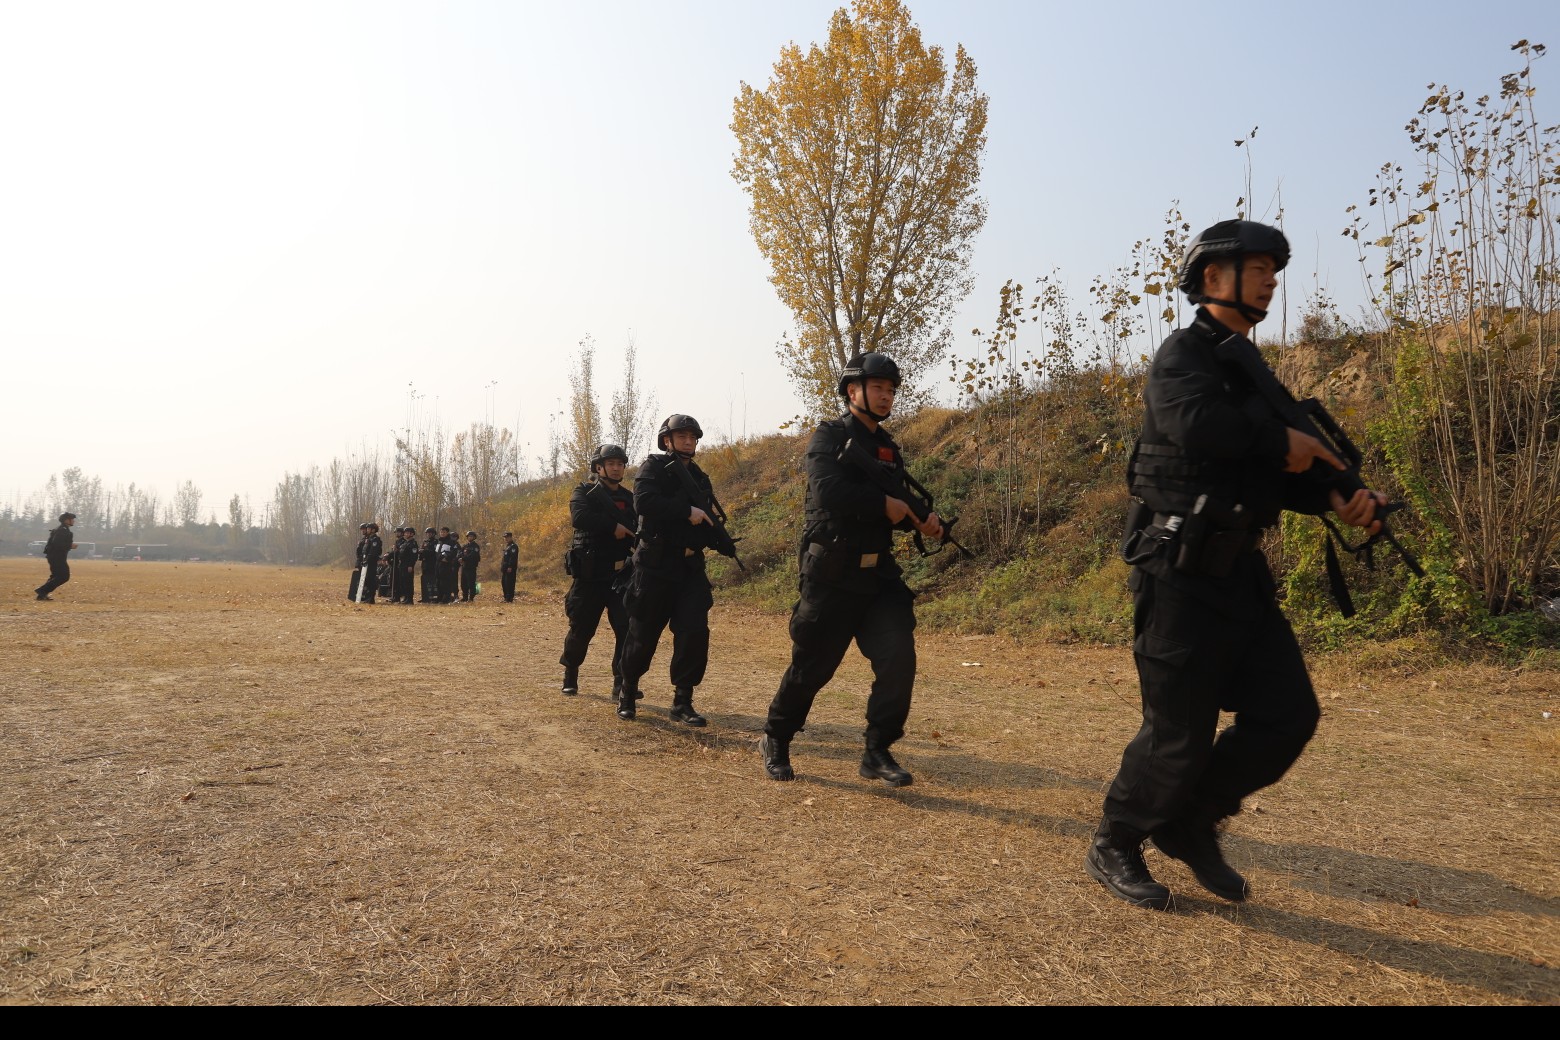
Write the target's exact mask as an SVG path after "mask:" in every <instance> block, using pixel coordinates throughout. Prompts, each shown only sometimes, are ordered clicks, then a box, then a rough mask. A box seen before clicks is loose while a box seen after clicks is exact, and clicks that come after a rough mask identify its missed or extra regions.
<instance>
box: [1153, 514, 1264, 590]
mask: <svg viewBox="0 0 1560 1040" xmlns="http://www.w3.org/2000/svg"><path fill="white" fill-rule="evenodd" d="M1131 516H1132V519H1133V520H1135V521H1136V523H1133V524H1131V525H1130V529H1129V530H1128V532H1127V536H1126V538H1124V539H1123V540H1122V558H1123V559H1125V560H1126V561H1127V562H1128V563H1132V564H1137V563H1143V562H1145V561H1147V560H1149V559H1150V558H1152V557H1154V556H1156V555H1159V554H1160V553H1164V554H1165V555H1166V556H1167V558H1169V559H1170V561H1171V563H1172V566H1174V567H1175V569H1176V570H1177V571H1180V572H1181V573H1182V574H1191V575H1198V576H1202V577H1209V578H1223V577H1227V576H1228V575H1229V573H1230V572H1231V571H1233V570H1234V569H1235V562H1236V561H1237V560H1239V559H1240V558H1241V557H1242V556H1244V555H1245V554H1246V553H1249V552H1251V551H1252V550H1253V549H1255V548H1256V547H1257V546H1258V545H1260V544H1261V542H1262V528H1260V527H1252V526H1251V514H1250V513H1249V512H1248V511H1247V510H1246V508H1245V507H1244V506H1242V505H1241V504H1240V503H1238V502H1236V503H1227V502H1220V501H1218V500H1216V499H1212V498H1209V497H1208V496H1207V495H1198V496H1197V501H1196V503H1195V504H1194V505H1193V506H1192V510H1191V512H1189V513H1186V514H1181V513H1159V512H1153V513H1150V512H1149V510H1148V507H1147V506H1146V505H1144V504H1143V503H1142V502H1141V500H1139V501H1138V502H1137V503H1136V504H1135V505H1134V507H1133V512H1132V514H1131ZM1145 519H1146V520H1147V521H1148V523H1147V525H1146V526H1142V527H1138V524H1141V523H1142V522H1143V520H1145Z"/></svg>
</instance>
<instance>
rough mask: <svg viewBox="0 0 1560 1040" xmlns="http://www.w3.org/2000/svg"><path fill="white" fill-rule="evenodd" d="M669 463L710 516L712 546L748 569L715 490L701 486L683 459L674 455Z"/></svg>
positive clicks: (684, 485)
mask: <svg viewBox="0 0 1560 1040" xmlns="http://www.w3.org/2000/svg"><path fill="white" fill-rule="evenodd" d="M667 465H668V466H670V467H671V468H672V471H673V472H675V473H676V474H677V479H679V480H681V481H682V484H683V489H684V490H685V491H687V492H688V497H689V498H691V499H693V504H694V505H696V506H698V507H699V508H700V509H702V510H704V514H705V515H706V516H708V517H709V518H710V530H711V532H712V533H713V534H714V537H713V538H712V539H711V540H710V548H711V549H714V550H715V551H716V552H718V553H720V554H721V555H722V556H729V557H731V558H732V559H733V560H736V561H737V566H738V567H740V568H742V569H743V570H747V566H746V565H745V564H744V563H743V562H742V557H740V556H738V555H737V539H735V538H733V537H731V532H729V531H727V530H726V511H725V510H724V509H722V508H721V507H720V503H719V502H717V501H715V492H714V491H705V490H704V489H703V488H701V487H700V486H699V482H698V481H697V480H694V479H693V474H692V473H689V472H688V467H687V466H684V465H683V464H682V462H681V460H679V459H677V458H675V457H673V458H672V460H671V461H670V462H668V463H667Z"/></svg>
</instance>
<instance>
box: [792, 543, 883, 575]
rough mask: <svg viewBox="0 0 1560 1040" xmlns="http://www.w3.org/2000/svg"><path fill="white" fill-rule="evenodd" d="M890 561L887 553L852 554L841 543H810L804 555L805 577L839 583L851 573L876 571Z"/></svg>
mask: <svg viewBox="0 0 1560 1040" xmlns="http://www.w3.org/2000/svg"><path fill="white" fill-rule="evenodd" d="M888 559H889V554H888V553H886V552H871V553H858V552H851V551H849V550H848V548H847V547H846V546H845V545H844V544H843V543H841V542H834V543H829V542H810V543H808V545H807V551H806V552H804V553H803V554H802V561H801V572H802V575H803V576H804V577H808V578H817V579H821V580H823V581H839V580H840V579H842V578H844V577H845V576H846V575H847V574H849V573H851V572H860V571H870V570H876V569H877V568H878V567H880V566H882V565H883V564H884V563H885V562H887V560H888Z"/></svg>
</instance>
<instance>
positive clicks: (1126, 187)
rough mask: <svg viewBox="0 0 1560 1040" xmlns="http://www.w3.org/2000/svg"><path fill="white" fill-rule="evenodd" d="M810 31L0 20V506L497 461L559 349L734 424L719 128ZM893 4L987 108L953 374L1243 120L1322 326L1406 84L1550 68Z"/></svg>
mask: <svg viewBox="0 0 1560 1040" xmlns="http://www.w3.org/2000/svg"><path fill="white" fill-rule="evenodd" d="M841 6H843V5H842V4H841V3H839V2H838V0H835V2H818V0H776V2H771V3H749V2H745V0H721V2H716V0H658V2H628V0H597V2H595V3H591V4H573V3H556V2H549V3H531V2H518V0H517V2H507V3H500V2H493V3H485V2H461V0H444V2H439V3H393V2H385V0H372V2H363V3H349V2H331V0H310V2H306V3H291V2H282V0H265V2H257V3H238V2H227V0H201V2H195V3H167V2H136V0H130V2H113V3H92V2H73V3H38V2H36V0H0V347H3V351H4V353H3V356H4V358H5V360H6V369H7V383H8V385H9V386H10V387H11V388H12V390H11V393H10V394H8V398H9V400H8V401H7V403H6V407H5V410H4V419H3V420H0V421H3V423H4V426H5V428H6V429H7V430H8V431H9V434H10V435H9V436H8V437H7V438H6V443H7V444H8V445H9V450H8V451H7V452H6V453H5V455H4V457H3V459H0V504H4V503H9V504H13V505H19V504H20V503H21V502H22V501H23V500H24V499H25V498H26V497H27V496H28V495H30V494H31V493H33V492H35V491H37V490H39V489H40V488H41V487H42V486H43V484H44V483H45V481H46V480H47V479H48V477H49V475H50V474H54V473H59V472H61V471H63V470H64V469H66V468H68V467H71V466H79V467H81V468H82V469H83V470H84V471H85V472H86V474H88V475H89V476H92V475H95V476H98V477H100V478H102V480H103V481H104V483H105V484H106V485H108V486H109V487H112V486H114V485H116V484H119V485H128V484H129V483H131V482H135V483H136V484H138V485H140V486H141V487H152V488H155V489H156V490H157V491H158V492H160V493H161V494H162V496H163V497H164V498H167V497H169V496H171V495H172V493H173V490H174V488H175V487H176V486H177V485H178V484H179V483H181V482H182V481H184V480H192V481H194V482H195V484H196V485H197V486H198V487H200V488H201V489H202V491H203V492H204V495H205V499H204V503H203V506H202V513H203V514H205V513H207V512H215V513H216V514H217V516H218V517H219V518H220V519H223V520H225V519H226V503H227V501H228V499H229V498H230V497H231V496H232V495H233V494H235V493H237V494H240V495H244V496H247V497H248V498H249V499H250V501H251V505H252V506H253V507H254V508H255V509H256V510H257V511H259V510H261V509H263V507H264V506H265V504H266V503H267V502H268V501H269V499H270V498H271V495H272V492H273V490H274V487H275V485H276V483H277V481H278V480H279V479H281V477H282V476H283V474H284V473H285V472H297V471H300V470H304V469H307V468H308V467H309V466H310V465H314V464H320V465H324V464H326V463H328V462H329V461H330V459H331V458H333V457H336V456H343V457H344V456H346V455H348V454H351V453H356V452H361V451H363V450H365V449H370V450H371V449H373V448H376V447H378V448H381V449H383V448H387V447H388V446H389V444H390V439H391V431H392V430H393V429H399V428H402V427H404V426H406V425H407V424H408V422H409V421H411V422H413V423H414V424H417V425H426V424H428V423H431V422H435V421H436V422H438V423H440V424H442V425H443V426H444V427H445V428H446V429H447V430H450V431H454V430H457V429H463V428H465V427H466V426H467V425H469V424H470V423H471V422H472V421H475V420H480V419H489V418H490V419H491V420H492V421H494V422H495V423H497V424H498V425H501V426H507V427H510V428H512V429H514V428H517V429H518V431H519V436H520V439H521V440H522V442H524V444H525V449H524V455H525V458H526V460H527V461H528V462H529V464H530V467H531V469H532V471H533V473H535V472H536V471H537V469H538V467H537V462H536V458H537V456H539V455H541V454H543V453H544V452H545V448H546V443H547V439H548V421H549V416H550V415H551V414H553V413H555V412H558V411H559V410H560V409H561V408H562V407H563V405H564V404H565V402H566V401H567V397H568V392H569V383H568V372H569V370H570V367H571V361H572V358H573V357H574V355H575V354H576V352H577V349H578V343H579V341H580V340H581V339H582V338H583V337H585V336H587V335H589V336H591V337H593V338H594V340H595V342H596V344H597V375H596V382H597V386H598V390H599V391H600V392H601V396H602V398H603V404H604V405H605V404H606V403H607V401H608V400H609V398H610V390H611V389H612V386H613V383H612V378H611V373H612V369H613V368H614V367H615V366H616V365H617V364H619V363H620V361H621V358H622V353H623V348H624V346H625V344H626V343H627V342H628V341H629V339H630V337H632V338H633V340H634V342H635V343H636V344H637V349H638V355H639V364H640V369H641V381H642V383H643V385H644V387H645V389H646V391H647V392H649V393H650V394H653V395H654V396H655V398H656V400H657V403H658V411H659V413H662V414H664V413H666V412H670V411H680V412H688V413H691V414H693V415H694V416H696V417H697V418H698V419H699V420H700V421H701V423H702V424H703V426H704V428H705V431H706V433H707V434H708V435H710V436H712V437H715V438H720V437H742V436H752V435H758V434H763V433H768V432H771V431H773V430H774V429H776V427H777V426H778V425H779V424H780V423H781V422H783V421H784V420H785V419H787V418H788V417H790V416H791V415H793V414H794V413H795V412H796V411H797V407H798V406H797V402H796V399H795V397H794V396H793V393H792V390H791V387H790V386H789V384H788V383H787V382H786V380H785V377H784V374H783V372H782V369H781V367H780V364H779V362H778V360H777V359H776V357H775V353H774V344H775V343H776V341H777V340H779V338H780V336H781V335H782V333H784V332H785V331H786V330H787V329H788V328H789V326H790V322H789V316H788V314H787V313H786V312H785V311H784V309H783V308H782V307H781V306H780V305H779V303H778V302H777V301H776V299H775V296H774V292H773V289H772V288H771V286H770V285H769V283H768V280H767V273H768V272H767V269H766V267H765V265H764V263H763V261H762V259H761V257H760V256H759V254H758V250H757V248H756V247H755V246H754V244H753V242H752V239H751V238H750V237H749V234H748V230H747V199H746V196H745V195H744V194H743V193H742V191H741V189H740V187H739V186H738V185H737V184H736V182H734V181H733V180H732V179H731V176H730V168H731V156H732V153H733V150H734V147H733V142H732V137H731V133H730V130H729V125H730V122H731V105H732V100H733V98H734V97H735V95H736V93H737V90H738V87H739V84H740V83H742V82H744V81H745V82H748V83H751V84H753V85H755V86H762V85H764V84H765V83H767V82H768V80H769V75H770V71H771V67H772V65H773V63H774V61H775V59H776V57H777V56H778V53H779V49H780V47H781V46H782V45H784V44H785V43H787V42H789V41H796V42H798V43H801V44H804V45H805V44H808V43H811V42H814V41H819V40H821V39H822V38H823V36H824V34H825V29H826V26H827V22H828V18H829V15H830V13H831V12H833V11H834V10H835V9H837V8H839V7H841ZM910 8H911V11H912V12H913V14H914V17H915V20H916V21H917V23H918V24H919V25H920V27H921V30H922V34H923V37H924V38H925V39H926V41H927V42H929V43H935V44H939V45H942V46H944V47H945V48H946V49H947V50H948V51H950V52H951V51H952V50H953V49H954V47H956V46H957V45H959V44H963V45H964V47H965V48H966V49H967V50H968V51H969V53H970V55H971V56H972V57H973V59H974V61H975V63H976V65H977V67H978V69H979V83H980V86H981V88H982V89H983V90H984V91H985V92H986V93H987V94H988V95H989V96H990V99H991V102H990V121H989V125H988V138H989V144H988V148H987V152H986V158H985V173H984V176H983V179H982V182H981V192H982V194H983V195H984V196H985V198H986V199H987V200H988V203H989V209H990V215H989V218H988V220H987V224H986V228H985V230H984V231H983V232H982V234H981V236H980V237H979V239H978V240H977V243H976V248H975V253H974V268H975V271H976V274H977V276H978V283H977V288H976V290H975V292H974V293H973V294H972V295H971V296H970V297H969V299H968V300H967V301H966V304H965V306H964V309H963V313H962V314H961V317H960V319H959V320H958V321H957V322H956V323H955V330H956V332H957V333H958V338H957V343H958V345H959V349H960V350H961V351H963V352H967V353H974V352H975V351H974V348H975V343H974V340H973V338H972V337H971V336H970V335H969V333H968V330H969V329H970V328H971V327H973V326H977V325H989V324H990V319H991V317H992V315H993V314H994V313H995V311H996V302H997V289H998V288H999V287H1000V286H1001V285H1002V283H1003V281H1004V280H1005V279H1007V278H1010V277H1015V278H1019V279H1023V280H1029V279H1032V278H1034V277H1035V276H1037V275H1040V274H1044V273H1047V272H1051V271H1053V270H1055V271H1058V272H1059V273H1060V275H1061V276H1062V277H1063V278H1064V279H1065V280H1066V281H1067V282H1068V284H1069V285H1070V286H1071V288H1072V290H1073V293H1074V295H1075V297H1077V298H1080V299H1081V298H1082V297H1083V296H1084V295H1085V292H1086V289H1087V287H1088V284H1089V282H1090V281H1091V280H1092V279H1093V278H1094V277H1095V276H1096V275H1101V274H1105V273H1108V272H1109V271H1110V270H1112V269H1113V268H1115V267H1117V266H1118V265H1120V264H1122V263H1124V262H1125V261H1126V259H1127V256H1128V253H1129V251H1130V249H1131V246H1132V244H1133V242H1135V241H1137V240H1138V239H1142V238H1145V237H1158V236H1159V235H1160V234H1161V232H1162V230H1163V218H1164V215H1165V212H1166V210H1167V209H1168V208H1169V207H1170V205H1171V204H1172V203H1173V202H1175V201H1176V200H1179V203H1180V206H1181V209H1182V211H1183V213H1184V214H1185V216H1186V219H1187V220H1188V221H1189V222H1190V223H1192V224H1193V225H1194V226H1195V227H1198V228H1200V227H1203V226H1206V225H1207V224H1210V223H1213V222H1214V221H1217V220H1220V219H1224V218H1226V217H1228V216H1231V215H1233V213H1232V211H1233V205H1234V202H1235V200H1236V198H1237V197H1239V196H1240V195H1241V194H1243V192H1244V186H1245V183H1246V179H1247V168H1246V163H1247V160H1248V156H1247V155H1246V153H1245V151H1243V150H1241V149H1236V148H1235V147H1234V145H1233V142H1234V141H1235V139H1236V138H1243V137H1245V136H1247V134H1248V132H1249V131H1250V130H1251V129H1252V127H1259V128H1260V129H1259V131H1258V134H1257V136H1256V138H1255V140H1254V141H1253V142H1252V145H1251V154H1250V156H1249V159H1250V161H1251V163H1252V169H1251V177H1252V180H1253V182H1254V183H1255V185H1256V187H1257V189H1258V191H1257V192H1256V193H1255V194H1256V195H1257V198H1258V202H1257V205H1256V207H1255V212H1254V214H1253V215H1254V216H1257V217H1259V218H1260V217H1263V216H1267V217H1269V218H1271V217H1272V215H1273V213H1274V212H1275V210H1276V203H1275V201H1274V200H1275V199H1276V198H1279V197H1281V199H1282V204H1283V208H1284V223H1285V226H1286V228H1287V230H1288V232H1289V235H1290V237H1291V240H1292V242H1293V243H1294V246H1295V249H1296V258H1295V261H1294V262H1293V264H1292V265H1291V267H1290V269H1289V272H1288V299H1289V309H1290V313H1291V314H1294V313H1295V311H1296V310H1297V309H1298V307H1299V305H1300V303H1301V302H1303V300H1304V298H1305V296H1306V295H1307V294H1308V293H1309V292H1310V291H1311V290H1312V289H1314V288H1316V287H1317V286H1318V285H1320V286H1322V287H1324V288H1326V289H1327V291H1329V292H1330V293H1331V294H1332V295H1333V296H1334V297H1335V298H1336V299H1337V300H1338V301H1339V303H1340V305H1341V306H1342V307H1343V309H1344V311H1345V313H1353V312H1356V311H1357V310H1358V308H1359V306H1360V305H1361V304H1362V302H1363V291H1362V289H1361V287H1360V275H1359V269H1358V266H1359V265H1358V263H1357V261H1356V254H1355V251H1354V247H1353V245H1352V243H1349V242H1347V241H1345V240H1344V239H1343V238H1342V237H1341V236H1340V232H1341V230H1342V228H1343V227H1344V225H1345V223H1346V220H1347V217H1346V215H1345V212H1344V211H1345V209H1346V207H1348V206H1349V205H1351V204H1356V203H1363V202H1364V201H1365V199H1366V196H1367V192H1368V190H1369V189H1370V188H1371V187H1372V186H1373V185H1374V184H1375V174H1376V171H1377V169H1378V168H1379V167H1380V166H1381V164H1382V163H1384V162H1388V161H1399V162H1405V163H1406V162H1408V161H1409V160H1410V159H1411V158H1412V157H1413V153H1412V150H1411V146H1410V145H1409V143H1408V141H1407V137H1406V135H1405V133H1404V130H1403V127H1404V124H1405V123H1407V122H1408V120H1409V119H1410V118H1412V117H1413V115H1414V113H1415V112H1416V111H1417V110H1418V107H1419V105H1420V103H1421V102H1422V101H1423V100H1424V99H1425V97H1426V95H1427V93H1428V91H1427V89H1426V88H1427V86H1428V85H1429V84H1431V83H1446V84H1448V85H1450V86H1452V87H1456V88H1462V89H1465V90H1467V91H1468V92H1469V94H1470V96H1474V95H1477V94H1482V93H1488V92H1494V91H1496V90H1497V89H1498V87H1499V77H1500V75H1501V74H1502V73H1505V72H1510V71H1513V70H1515V69H1517V68H1518V67H1519V61H1520V56H1519V55H1516V54H1513V53H1512V52H1511V51H1510V50H1509V47H1510V45H1511V44H1512V43H1514V42H1515V41H1517V40H1518V39H1521V38H1524V37H1525V38H1528V39H1530V40H1533V41H1535V42H1540V43H1545V44H1548V45H1551V46H1560V32H1551V31H1550V30H1551V29H1557V28H1560V14H1557V11H1560V8H1557V7H1556V6H1555V5H1554V4H1553V3H1551V2H1536V0H1535V2H1520V3H1518V2H1506V3H1499V2H1497V3H1490V4H1483V5H1469V4H1467V3H1465V2H1458V3H1452V2H1442V0H1433V2H1421V3H1416V4H1412V5H1410V4H1401V3H1399V4H1392V3H1384V2H1381V3H1377V2H1369V3H1357V2H1355V3H1339V2H1332V0H1312V2H1311V3H1308V4H1305V5H1271V4H1261V3H1249V2H1245V3H1222V2H1193V3H1187V4H1171V5H1166V4H1163V3H1155V4H1149V3H1139V2H1120V0H1118V2H1116V3H1099V4H1076V3H1053V2H1037V0H1024V2H1019V0H1004V2H995V0H984V2H983V0H914V2H912V3H911V4H910ZM1555 60H1557V59H1553V58H1546V59H1544V60H1541V61H1539V62H1538V63H1537V66H1536V69H1535V73H1534V76H1535V82H1536V83H1537V85H1538V86H1539V88H1540V94H1539V102H1538V103H1539V108H1540V115H1541V117H1545V121H1546V122H1556V121H1560V115H1557V113H1560V106H1557V105H1556V104H1555V99H1556V98H1557V97H1560V68H1555V67H1553V62H1554V61H1555ZM1546 98H1548V99H1549V100H1547V101H1546V100H1545V99H1546ZM636 461H637V460H636ZM414 519H415V518H414Z"/></svg>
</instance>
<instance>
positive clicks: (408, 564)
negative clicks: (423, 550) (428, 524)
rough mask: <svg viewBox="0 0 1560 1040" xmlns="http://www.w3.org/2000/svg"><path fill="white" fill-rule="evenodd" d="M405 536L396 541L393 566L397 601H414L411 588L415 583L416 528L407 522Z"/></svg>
mask: <svg viewBox="0 0 1560 1040" xmlns="http://www.w3.org/2000/svg"><path fill="white" fill-rule="evenodd" d="M404 530H405V537H404V538H403V539H402V540H401V541H400V542H397V543H396V552H395V568H396V572H395V573H396V586H395V601H396V602H397V603H412V602H415V597H414V596H413V589H414V588H415V587H416V585H417V528H415V527H413V526H411V525H410V524H407V525H406V526H405V528H404Z"/></svg>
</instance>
